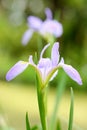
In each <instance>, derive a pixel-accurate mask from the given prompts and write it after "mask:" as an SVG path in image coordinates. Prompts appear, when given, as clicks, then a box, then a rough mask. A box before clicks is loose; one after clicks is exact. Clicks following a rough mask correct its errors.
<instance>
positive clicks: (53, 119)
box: [50, 73, 67, 130]
mask: <svg viewBox="0 0 87 130" xmlns="http://www.w3.org/2000/svg"><path fill="white" fill-rule="evenodd" d="M66 78H67V77H66V74H65V73H63V76H62V78H61V80H60V83H59V85H58V86H57V90H56V99H55V105H54V109H53V114H52V117H51V121H50V130H55V126H56V118H57V111H58V108H59V103H60V99H61V97H62V94H63V92H64V90H65V86H66Z"/></svg>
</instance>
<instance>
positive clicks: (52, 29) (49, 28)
mask: <svg viewBox="0 0 87 130" xmlns="http://www.w3.org/2000/svg"><path fill="white" fill-rule="evenodd" d="M39 31H40V33H41V35H43V36H46V35H47V34H51V35H54V36H55V37H60V36H61V35H62V33H63V27H62V24H61V23H59V22H57V21H56V20H45V21H44V22H43V24H42V27H41V29H40V30H39Z"/></svg>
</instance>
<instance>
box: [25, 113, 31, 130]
mask: <svg viewBox="0 0 87 130" xmlns="http://www.w3.org/2000/svg"><path fill="white" fill-rule="evenodd" d="M26 130H31V128H30V123H29V120H28V112H26Z"/></svg>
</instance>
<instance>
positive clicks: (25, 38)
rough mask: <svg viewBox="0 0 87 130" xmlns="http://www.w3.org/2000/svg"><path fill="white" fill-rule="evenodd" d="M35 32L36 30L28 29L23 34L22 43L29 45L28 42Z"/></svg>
mask: <svg viewBox="0 0 87 130" xmlns="http://www.w3.org/2000/svg"><path fill="white" fill-rule="evenodd" d="M33 33H34V31H33V30H32V29H30V30H27V31H26V32H25V33H24V35H23V37H22V44H23V45H27V43H28V42H29V41H30V39H31V37H32V35H33Z"/></svg>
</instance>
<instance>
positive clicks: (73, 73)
mask: <svg viewBox="0 0 87 130" xmlns="http://www.w3.org/2000/svg"><path fill="white" fill-rule="evenodd" d="M49 46H50V44H47V45H46V46H45V47H44V48H43V49H42V51H41V54H40V59H39V61H38V63H37V64H35V63H34V61H33V56H32V55H30V56H29V61H28V62H25V61H19V62H17V63H16V64H15V65H14V66H13V67H12V68H11V69H10V70H9V71H8V73H7V75H6V79H7V80H8V81H10V80H12V79H13V78H15V77H16V76H17V75H19V74H20V73H22V72H23V71H24V70H25V69H26V68H27V67H28V66H32V67H33V68H34V70H35V72H36V74H37V77H38V80H39V83H40V84H41V86H42V87H44V86H46V84H47V83H48V82H49V81H50V80H53V79H54V77H55V76H56V75H57V73H58V70H59V68H63V70H64V71H65V72H66V73H67V75H68V76H69V77H70V78H71V79H73V80H74V81H76V82H77V83H78V84H79V85H82V80H81V77H80V75H79V73H78V72H77V70H76V69H74V68H73V67H72V66H71V65H67V64H65V63H64V59H63V58H61V60H60V55H59V43H58V42H55V43H54V45H53V47H52V51H51V58H44V57H43V54H44V52H45V50H46V49H47V48H48V47H49Z"/></svg>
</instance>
